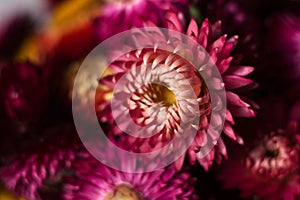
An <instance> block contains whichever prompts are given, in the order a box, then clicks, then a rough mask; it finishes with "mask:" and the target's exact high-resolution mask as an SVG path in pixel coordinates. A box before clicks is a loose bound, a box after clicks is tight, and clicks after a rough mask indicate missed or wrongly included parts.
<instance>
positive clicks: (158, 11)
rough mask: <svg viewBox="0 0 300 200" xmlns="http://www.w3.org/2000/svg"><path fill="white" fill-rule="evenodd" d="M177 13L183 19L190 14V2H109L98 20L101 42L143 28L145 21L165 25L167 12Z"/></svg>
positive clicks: (136, 0)
mask: <svg viewBox="0 0 300 200" xmlns="http://www.w3.org/2000/svg"><path fill="white" fill-rule="evenodd" d="M170 10H173V11H176V12H177V13H178V15H179V16H180V17H181V19H183V18H184V17H183V15H186V13H187V12H188V0H116V1H115V0H113V1H112V0H107V1H106V3H105V4H104V7H103V10H102V14H101V15H100V16H99V17H98V18H97V20H96V28H97V31H98V35H99V38H100V40H101V41H102V40H104V39H106V38H108V37H110V36H112V35H114V34H117V33H119V32H122V31H125V30H128V29H130V28H131V27H142V26H143V23H144V22H145V21H152V22H153V23H155V24H156V25H158V26H163V25H165V20H164V15H165V13H166V12H167V11H170Z"/></svg>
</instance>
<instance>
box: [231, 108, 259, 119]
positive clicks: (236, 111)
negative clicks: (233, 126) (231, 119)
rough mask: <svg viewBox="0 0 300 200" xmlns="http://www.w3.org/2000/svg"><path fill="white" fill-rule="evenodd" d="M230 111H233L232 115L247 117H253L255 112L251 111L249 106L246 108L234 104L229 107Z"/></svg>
mask: <svg viewBox="0 0 300 200" xmlns="http://www.w3.org/2000/svg"><path fill="white" fill-rule="evenodd" d="M229 110H230V112H231V113H233V115H234V116H236V117H247V118H251V117H255V115H256V112H255V111H253V110H252V109H250V108H246V107H236V106H232V107H230V108H229Z"/></svg>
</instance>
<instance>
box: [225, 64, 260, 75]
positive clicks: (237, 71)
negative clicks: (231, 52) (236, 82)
mask: <svg viewBox="0 0 300 200" xmlns="http://www.w3.org/2000/svg"><path fill="white" fill-rule="evenodd" d="M253 70H254V68H253V67H251V66H231V67H230V69H228V74H234V75H236V76H247V75H249V74H250V73H251V72H253Z"/></svg>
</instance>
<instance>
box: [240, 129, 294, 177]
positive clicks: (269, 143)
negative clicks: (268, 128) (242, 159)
mask: <svg viewBox="0 0 300 200" xmlns="http://www.w3.org/2000/svg"><path fill="white" fill-rule="evenodd" d="M280 133H281V132H280V131H279V134H276V133H273V134H271V136H266V137H264V138H263V139H262V140H261V141H259V143H258V144H257V145H256V146H255V148H253V149H252V150H251V151H250V153H249V156H248V158H247V159H246V165H247V167H248V168H249V169H251V171H252V172H253V173H255V174H256V175H257V176H259V177H265V178H279V179H280V178H284V177H286V176H287V175H288V174H291V173H293V172H294V171H295V170H296V168H297V166H298V160H299V158H298V152H299V149H298V147H297V146H294V145H293V144H292V142H291V141H290V139H289V138H288V137H285V136H283V135H281V134H280Z"/></svg>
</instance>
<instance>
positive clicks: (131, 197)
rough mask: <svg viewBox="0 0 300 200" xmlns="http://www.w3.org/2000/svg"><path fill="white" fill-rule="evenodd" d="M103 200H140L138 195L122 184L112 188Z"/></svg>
mask: <svg viewBox="0 0 300 200" xmlns="http://www.w3.org/2000/svg"><path fill="white" fill-rule="evenodd" d="M104 200H142V198H141V197H140V196H139V195H138V193H137V192H136V191H135V190H134V189H132V188H131V187H130V186H128V185H125V184H122V185H118V186H116V187H115V188H114V190H113V191H111V192H110V193H108V194H107V195H106V196H105V197H104Z"/></svg>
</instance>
